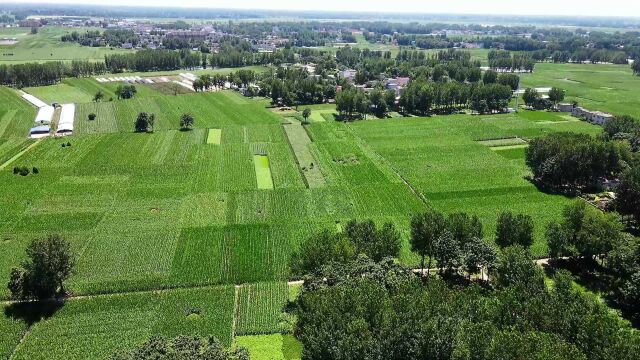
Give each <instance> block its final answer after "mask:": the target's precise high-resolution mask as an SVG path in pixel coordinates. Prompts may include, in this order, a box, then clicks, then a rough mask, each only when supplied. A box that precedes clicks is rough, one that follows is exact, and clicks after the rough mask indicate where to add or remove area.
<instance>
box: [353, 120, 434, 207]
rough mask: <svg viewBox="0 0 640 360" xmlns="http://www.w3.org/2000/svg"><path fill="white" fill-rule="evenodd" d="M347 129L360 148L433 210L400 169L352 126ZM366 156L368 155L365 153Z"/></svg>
mask: <svg viewBox="0 0 640 360" xmlns="http://www.w3.org/2000/svg"><path fill="white" fill-rule="evenodd" d="M346 125H347V128H348V129H349V132H350V133H351V135H353V137H354V138H355V139H356V140H357V141H356V143H357V144H358V146H359V147H361V148H363V147H367V149H368V150H369V151H370V152H371V153H373V154H375V155H376V157H377V159H378V160H379V161H381V162H383V163H384V164H385V165H386V166H387V167H389V169H391V171H392V172H393V173H394V174H395V175H396V176H397V177H398V178H399V179H400V180H401V181H402V182H403V183H404V184H405V185H406V186H407V187H408V188H409V190H411V192H413V194H414V195H415V196H417V197H418V199H420V201H422V203H423V204H424V205H425V206H426V207H427V208H428V209H431V204H429V202H428V201H427V198H426V197H424V195H423V194H422V193H421V192H420V191H418V189H416V188H414V187H413V185H411V183H410V182H409V181H408V180H407V179H406V178H405V177H404V176H403V175H402V174H401V173H400V171H398V169H396V168H395V166H393V164H392V163H391V162H390V161H389V160H387V159H386V158H385V157H384V156H382V155H380V154H379V153H378V152H377V151H375V150H374V149H372V148H371V147H370V146H369V145H368V144H367V143H366V141H364V140H363V139H362V138H361V137H360V136H359V135H358V134H357V133H356V132H355V131H354V130H353V128H352V127H351V125H349V124H346ZM365 154H366V153H365Z"/></svg>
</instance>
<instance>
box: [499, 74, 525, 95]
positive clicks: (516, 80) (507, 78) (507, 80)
mask: <svg viewBox="0 0 640 360" xmlns="http://www.w3.org/2000/svg"><path fill="white" fill-rule="evenodd" d="M498 84H500V85H506V86H509V87H510V88H511V90H513V91H516V90H518V88H519V87H520V77H519V76H518V75H516V74H500V75H499V76H498Z"/></svg>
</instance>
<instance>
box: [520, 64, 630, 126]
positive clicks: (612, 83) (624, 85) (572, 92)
mask: <svg viewBox="0 0 640 360" xmlns="http://www.w3.org/2000/svg"><path fill="white" fill-rule="evenodd" d="M520 86H521V87H522V88H524V87H551V86H557V87H559V88H561V89H564V90H566V94H567V98H566V101H573V100H575V101H577V102H578V103H579V104H580V106H584V107H586V108H588V109H592V110H600V111H606V112H610V113H612V114H615V115H623V114H627V115H632V116H635V117H640V107H638V102H640V77H638V76H633V75H632V73H631V68H630V67H629V66H627V65H605V64H553V63H540V64H536V67H535V71H534V72H533V73H532V74H523V75H522V76H521V82H520Z"/></svg>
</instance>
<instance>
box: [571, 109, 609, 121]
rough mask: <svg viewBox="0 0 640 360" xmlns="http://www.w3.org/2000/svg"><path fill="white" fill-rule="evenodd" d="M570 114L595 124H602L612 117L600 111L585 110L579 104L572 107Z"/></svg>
mask: <svg viewBox="0 0 640 360" xmlns="http://www.w3.org/2000/svg"><path fill="white" fill-rule="evenodd" d="M571 115H573V116H575V117H577V118H580V119H583V120H586V121H588V122H590V123H593V124H597V125H604V124H605V123H606V122H607V121H609V120H611V119H613V118H614V116H613V115H611V114H608V113H605V112H602V111H592V110H587V109H585V108H583V107H580V106H576V107H575V108H573V110H571Z"/></svg>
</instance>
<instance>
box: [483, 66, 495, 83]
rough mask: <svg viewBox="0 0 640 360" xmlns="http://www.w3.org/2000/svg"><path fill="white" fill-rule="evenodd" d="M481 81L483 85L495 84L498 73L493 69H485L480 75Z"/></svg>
mask: <svg viewBox="0 0 640 360" xmlns="http://www.w3.org/2000/svg"><path fill="white" fill-rule="evenodd" d="M482 82H483V83H484V84H485V85H489V84H495V83H497V82H498V73H497V72H495V71H493V70H487V71H485V72H484V75H483V76H482Z"/></svg>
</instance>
